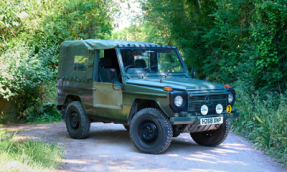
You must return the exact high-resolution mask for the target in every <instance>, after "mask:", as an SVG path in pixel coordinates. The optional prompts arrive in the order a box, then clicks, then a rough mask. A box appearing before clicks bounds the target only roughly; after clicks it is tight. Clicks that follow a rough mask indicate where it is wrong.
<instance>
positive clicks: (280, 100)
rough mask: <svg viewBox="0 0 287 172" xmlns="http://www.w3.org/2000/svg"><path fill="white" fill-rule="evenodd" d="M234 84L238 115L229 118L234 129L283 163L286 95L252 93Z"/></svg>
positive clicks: (286, 136)
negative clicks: (234, 117)
mask: <svg viewBox="0 0 287 172" xmlns="http://www.w3.org/2000/svg"><path fill="white" fill-rule="evenodd" d="M242 84H243V83H242V82H239V83H238V89H236V93H237V101H236V104H235V106H236V108H237V109H239V110H240V117H239V118H238V119H237V120H235V121H232V126H233V128H234V130H235V132H238V133H241V134H244V135H245V136H246V137H247V138H248V139H249V140H251V141H252V142H254V143H255V146H256V147H257V148H259V149H261V150H265V151H266V152H267V153H268V154H270V155H271V156H274V157H276V158H277V159H278V161H279V162H283V163H285V164H286V165H287V133H286V129H287V128H286V126H287V112H286V108H287V97H286V94H285V95H283V94H281V95H278V94H273V93H271V92H269V93H263V92H257V93H256V94H253V90H252V89H251V90H250V88H249V89H246V88H244V86H243V85H242Z"/></svg>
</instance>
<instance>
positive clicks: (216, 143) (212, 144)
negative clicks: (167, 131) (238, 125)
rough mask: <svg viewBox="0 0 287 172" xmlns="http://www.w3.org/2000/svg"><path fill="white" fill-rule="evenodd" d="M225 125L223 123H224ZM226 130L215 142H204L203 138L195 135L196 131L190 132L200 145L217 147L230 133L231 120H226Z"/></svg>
mask: <svg viewBox="0 0 287 172" xmlns="http://www.w3.org/2000/svg"><path fill="white" fill-rule="evenodd" d="M222 125H223V124H222ZM225 125H226V127H225V131H223V132H224V135H223V137H221V138H220V140H215V141H214V142H204V141H203V140H201V139H200V138H199V137H196V136H194V135H195V134H196V133H190V136H191V138H192V139H193V140H194V141H195V142H196V143H197V144H199V145H202V146H208V147H216V146H218V145H220V144H221V143H222V142H224V140H225V139H226V137H227V135H228V133H229V128H230V126H229V121H225Z"/></svg>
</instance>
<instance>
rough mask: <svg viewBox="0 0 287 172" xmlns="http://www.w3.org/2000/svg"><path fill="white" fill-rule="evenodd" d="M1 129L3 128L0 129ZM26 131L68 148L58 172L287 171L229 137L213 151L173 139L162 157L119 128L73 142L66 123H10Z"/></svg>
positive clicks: (102, 128)
mask: <svg viewBox="0 0 287 172" xmlns="http://www.w3.org/2000/svg"><path fill="white" fill-rule="evenodd" d="M2 128H3V127H2ZM5 128H15V129H24V130H25V131H22V132H21V133H19V136H20V137H29V138H36V139H41V140H44V141H47V142H54V141H57V142H58V143H59V144H60V145H62V146H64V147H65V148H66V157H65V158H64V159H63V160H62V165H61V167H59V169H58V170H59V171H61V172H62V171H63V172H64V171H127V172H128V171H167V172H169V171H192V172H193V171H194V172H202V171H208V172H226V171H231V172H249V171H258V172H259V171H260V172H269V171H270V172H281V171H287V168H286V167H283V166H282V165H281V164H279V163H276V162H274V161H273V160H272V158H270V157H268V156H266V155H264V154H263V153H262V152H261V151H258V150H255V149H254V147H253V146H252V143H250V142H248V141H246V140H245V139H244V138H242V137H240V136H236V135H234V134H233V133H229V135H228V137H227V139H226V140H225V142H223V143H222V144H221V145H220V146H218V147H215V148H210V147H203V146H199V145H197V144H196V143H195V142H194V141H193V140H192V139H191V137H190V135H189V134H181V135H180V136H179V137H177V138H173V140H172V143H171V145H170V147H169V149H168V150H167V151H166V152H165V153H163V154H160V155H149V154H142V153H139V152H138V151H137V149H136V148H135V147H134V146H133V145H132V143H131V141H130V138H129V134H128V132H127V131H126V130H125V129H124V127H123V126H122V125H120V124H103V123H92V125H91V131H90V134H89V137H88V138H87V139H83V140H75V139H71V138H70V136H69V135H68V133H67V131H66V127H65V124H64V123H52V124H37V125H11V126H5Z"/></svg>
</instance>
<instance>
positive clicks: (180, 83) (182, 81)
mask: <svg viewBox="0 0 287 172" xmlns="http://www.w3.org/2000/svg"><path fill="white" fill-rule="evenodd" d="M127 84H133V85H143V86H152V87H161V88H163V87H165V86H170V87H171V88H173V89H175V90H186V91H196V90H224V89H225V88H224V86H222V85H219V84H215V83H212V82H208V81H203V80H199V79H193V78H156V79H152V78H146V79H128V80H127Z"/></svg>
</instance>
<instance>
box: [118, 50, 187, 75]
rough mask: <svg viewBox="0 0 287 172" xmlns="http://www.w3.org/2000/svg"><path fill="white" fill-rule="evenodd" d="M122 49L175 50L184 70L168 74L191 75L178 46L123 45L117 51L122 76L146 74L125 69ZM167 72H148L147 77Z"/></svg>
mask: <svg viewBox="0 0 287 172" xmlns="http://www.w3.org/2000/svg"><path fill="white" fill-rule="evenodd" d="M122 49H144V50H155V49H168V50H174V51H175V52H176V55H177V58H178V59H179V62H180V64H181V66H182V70H183V71H182V72H170V73H169V75H168V76H189V73H188V70H187V68H186V66H185V63H184V61H183V59H182V56H181V54H180V53H179V51H178V49H177V48H160V47H123V48H116V52H117V55H118V58H119V59H118V61H119V65H120V68H121V73H122V76H131V77H142V76H143V75H144V73H127V72H126V71H125V70H124V68H125V67H124V64H123V59H122V54H121V50H122ZM167 73H168V71H167V72H152V73H150V72H147V74H146V75H145V77H149V76H151V77H154V76H165V75H166V74H167Z"/></svg>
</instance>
